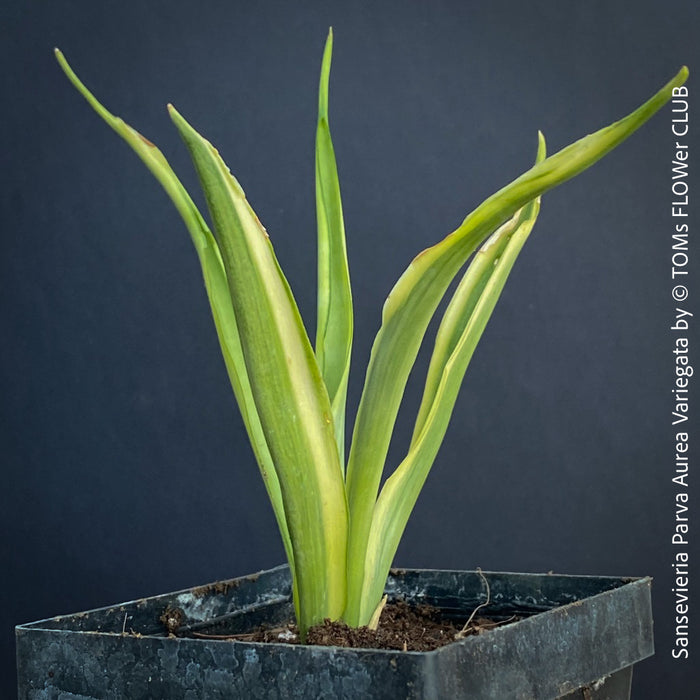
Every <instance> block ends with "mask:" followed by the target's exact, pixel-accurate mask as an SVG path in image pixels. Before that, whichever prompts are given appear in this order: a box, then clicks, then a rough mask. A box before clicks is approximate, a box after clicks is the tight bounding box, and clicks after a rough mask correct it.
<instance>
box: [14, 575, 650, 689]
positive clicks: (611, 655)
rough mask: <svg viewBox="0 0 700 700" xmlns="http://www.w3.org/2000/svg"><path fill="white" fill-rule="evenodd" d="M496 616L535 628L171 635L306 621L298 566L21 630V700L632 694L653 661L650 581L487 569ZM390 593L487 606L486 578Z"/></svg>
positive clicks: (399, 584) (465, 612) (434, 579)
mask: <svg viewBox="0 0 700 700" xmlns="http://www.w3.org/2000/svg"><path fill="white" fill-rule="evenodd" d="M484 575H485V576H486V578H487V580H488V582H489V586H490V590H491V603H490V605H489V607H488V608H487V609H484V610H483V612H484V613H485V614H488V615H489V616H490V617H504V618H505V617H509V616H511V615H513V614H517V615H521V616H524V617H525V619H523V620H521V621H519V622H516V623H513V624H510V625H505V626H503V627H499V628H496V629H494V630H492V631H490V632H487V633H484V634H482V635H479V636H474V637H468V638H466V639H463V640H461V641H458V642H455V643H453V644H449V645H448V646H445V647H442V648H440V649H438V650H436V651H432V652H395V651H379V650H371V649H343V648H339V647H314V646H305V645H290V644H283V643H280V644H260V643H250V642H240V641H229V640H212V639H191V638H181V637H178V638H175V637H169V636H168V635H167V632H165V630H164V627H163V622H162V621H161V619H160V618H161V616H162V615H163V613H164V611H165V610H166V609H168V610H170V611H174V610H179V611H181V613H182V620H181V626H180V629H181V631H183V632H186V631H200V632H205V633H209V634H233V633H239V632H246V631H250V630H251V629H254V628H255V627H257V626H259V625H260V624H263V623H264V624H269V625H277V624H281V623H283V622H284V621H286V620H288V619H289V618H290V617H291V616H292V613H293V608H292V604H291V586H290V579H289V572H288V570H287V568H286V567H278V568H276V569H271V570H269V571H265V572H261V573H260V574H255V575H253V576H247V577H243V578H238V579H233V580H231V581H225V582H220V583H216V584H212V585H209V586H203V587H200V588H193V589H189V590H186V591H181V592H178V593H171V594H167V595H162V596H156V597H153V598H145V599H142V600H137V601H133V602H129V603H124V604H122V605H118V606H114V607H109V608H101V609H99V610H93V611H90V612H86V613H79V614H76V615H66V616H61V617H56V618H52V619H49V620H43V621H41V622H35V623H31V624H27V625H20V626H19V627H17V629H16V638H17V668H18V678H19V698H20V700H25V699H29V698H31V699H32V700H39V699H40V698H41V699H42V700H43V699H44V698H45V699H47V700H48V699H56V700H58V698H60V699H61V700H69V699H71V698H73V699H77V698H80V699H81V700H88V699H92V698H95V699H96V698H100V699H101V700H106V699H114V700H116V699H117V698H129V699H130V700H139V699H141V698H143V699H144V700H145V699H146V698H148V699H153V700H158V699H160V698H162V699H166V698H167V699H168V700H177V699H179V698H182V699H183V700H194V699H195V698H222V699H224V698H226V699H228V698H246V699H247V698H267V699H271V700H272V699H274V698H280V700H281V699H285V700H286V699H287V698H328V699H329V700H330V699H331V698H332V699H336V698H347V699H353V698H358V699H360V698H363V699H365V698H380V699H384V698H386V699H387V700H397V699H399V698H425V699H426V700H441V699H443V698H444V699H445V700H447V699H448V698H449V700H453V699H456V698H470V700H486V699H489V700H503V699H504V698H528V699H532V698H537V699H540V698H543V699H544V698H566V699H567V700H573V699H574V698H582V699H583V698H586V699H587V700H588V699H590V700H622V699H623V698H624V699H628V698H629V697H630V685H631V679H632V665H633V664H635V663H636V662H638V661H641V660H642V659H644V658H646V657H648V656H651V655H652V654H653V653H654V648H653V639H652V617H651V595H650V587H651V579H649V578H643V579H621V578H608V577H591V576H560V575H549V574H504V573H489V572H485V573H484ZM386 591H387V593H388V594H389V597H390V598H403V599H405V600H407V601H415V602H417V603H427V604H429V605H433V606H435V607H437V608H439V609H440V610H441V612H442V614H443V615H445V616H446V617H451V618H453V619H455V620H456V621H462V622H463V621H464V620H466V619H467V618H468V617H469V615H470V614H471V612H472V611H473V610H474V608H475V607H476V606H477V605H479V604H480V603H483V602H484V600H485V589H484V584H483V581H482V579H481V577H480V575H479V574H478V573H477V572H469V571H421V570H394V571H393V572H392V574H391V576H390V578H389V580H388V582H387V588H386Z"/></svg>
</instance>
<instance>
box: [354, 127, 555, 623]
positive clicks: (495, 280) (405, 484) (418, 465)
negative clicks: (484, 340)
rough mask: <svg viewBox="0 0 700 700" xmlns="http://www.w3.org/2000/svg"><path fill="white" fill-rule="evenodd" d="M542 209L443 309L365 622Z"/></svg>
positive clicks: (513, 228)
mask: <svg viewBox="0 0 700 700" xmlns="http://www.w3.org/2000/svg"><path fill="white" fill-rule="evenodd" d="M544 155H545V144H544V138H543V137H542V135H541V134H540V138H539V148H538V153H537V162H541V161H542V160H543V159H544ZM539 209H540V198H539V197H538V198H536V199H534V200H533V201H532V202H530V203H529V204H527V205H526V206H524V207H523V208H522V209H520V210H519V211H518V212H516V213H515V214H514V216H513V217H512V218H511V219H509V220H508V221H507V222H506V223H505V224H503V225H502V226H501V227H499V228H498V229H497V230H496V231H495V232H494V233H493V234H492V235H491V236H490V237H489V238H488V239H487V240H486V242H485V243H484V244H483V245H482V246H481V248H480V249H479V250H478V251H477V253H476V255H475V256H474V259H473V260H472V261H471V263H470V265H469V267H468V268H467V272H466V274H465V275H464V277H463V278H462V280H461V282H460V284H459V285H458V287H457V289H456V291H455V294H454V296H453V298H452V299H451V300H450V303H449V305H448V307H447V309H446V310H445V314H444V316H443V319H442V322H441V324H440V327H439V329H438V332H437V335H436V338H435V348H434V351H433V355H432V357H431V361H430V367H429V369H428V374H427V378H426V383H425V390H424V393H423V400H422V402H421V407H420V410H419V413H418V418H417V420H416V425H415V430H414V434H413V439H412V442H411V446H410V448H409V451H408V454H407V455H406V458H405V459H404V460H403V461H402V462H401V464H400V465H399V466H398V468H397V469H396V471H395V472H394V473H393V474H392V475H391V476H390V477H389V478H388V479H387V480H386V483H385V484H384V486H383V487H382V490H381V492H380V494H379V498H378V499H377V504H376V506H375V509H374V513H373V516H372V527H371V530H370V534H369V538H368V544H367V555H366V560H365V572H366V575H365V581H364V589H363V593H362V606H361V613H360V620H361V622H362V620H364V619H365V618H367V616H368V615H371V614H372V610H374V607H376V605H377V602H378V600H380V599H381V596H382V593H383V590H384V582H385V580H386V576H387V574H388V573H389V568H390V567H391V562H392V560H393V558H394V555H395V553H396V549H397V548H398V545H399V540H400V539H401V536H402V534H403V531H404V529H405V527H406V523H407V522H408V518H409V516H410V514H411V511H412V510H413V507H414V505H415V503H416V500H417V499H418V495H419V494H420V491H421V489H422V487H423V484H424V483H425V480H426V478H427V476H428V473H429V471H430V468H431V467H432V464H433V462H434V460H435V457H436V456H437V453H438V450H439V448H440V445H441V443H442V440H443V438H444V436H445V432H446V431H447V426H448V424H449V421H450V416H451V414H452V409H453V408H454V404H455V401H456V400H457V395H458V392H459V389H460V386H461V384H462V380H463V378H464V374H465V372H466V370H467V367H468V365H469V362H470V360H471V358H472V355H473V354H474V350H475V349H476V346H477V344H478V342H479V340H480V339H481V335H482V333H483V331H484V329H485V327H486V324H487V322H488V320H489V318H490V317H491V314H492V312H493V309H494V307H495V305H496V302H497V301H498V299H499V297H500V295H501V292H502V290H503V287H504V285H505V283H506V281H507V279H508V276H509V274H510V272H511V270H512V268H513V264H514V263H515V260H516V258H517V256H518V254H519V253H520V251H521V249H522V247H523V245H524V244H525V241H526V240H527V238H528V236H529V234H530V232H531V231H532V227H533V226H534V224H535V221H536V219H537V215H538V213H539Z"/></svg>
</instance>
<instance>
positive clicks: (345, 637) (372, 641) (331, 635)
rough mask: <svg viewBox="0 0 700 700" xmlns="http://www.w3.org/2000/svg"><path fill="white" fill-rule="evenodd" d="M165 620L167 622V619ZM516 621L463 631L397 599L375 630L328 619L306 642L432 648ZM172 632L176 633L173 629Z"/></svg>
mask: <svg viewBox="0 0 700 700" xmlns="http://www.w3.org/2000/svg"><path fill="white" fill-rule="evenodd" d="M165 617H166V616H165V615H164V618H165ZM161 619H162V618H161ZM163 621H164V623H165V620H163ZM514 621H515V618H509V619H508V620H500V621H496V620H491V619H489V618H486V617H474V619H473V620H471V622H470V623H469V626H468V628H467V629H466V630H464V631H462V627H461V626H458V625H456V624H455V623H453V622H452V621H450V620H448V619H442V618H441V617H440V613H439V611H438V610H437V609H436V608H432V607H430V606H428V605H420V606H412V605H409V604H407V603H405V602H403V601H397V602H393V603H387V604H386V606H385V607H384V610H383V611H382V615H381V617H380V619H379V626H378V628H377V629H376V630H371V629H369V628H368V627H358V628H353V627H348V626H347V625H346V624H345V623H344V622H338V621H335V622H332V621H331V620H325V621H324V622H323V623H321V624H319V625H316V626H314V627H312V628H311V629H309V631H308V634H307V637H306V644H315V645H320V646H341V647H352V648H365V649H395V650H399V651H432V650H433V649H437V648H438V647H441V646H445V645H446V644H449V643H450V642H454V641H455V640H456V639H459V638H460V637H465V636H469V635H473V634H481V633H483V632H485V631H487V630H490V629H493V628H494V627H498V626H501V625H503V624H506V623H509V622H514ZM166 627H167V624H166ZM168 631H170V632H171V633H172V629H169V630H168ZM191 634H192V636H195V637H199V638H205V639H230V640H239V641H247V642H268V643H269V642H277V643H279V642H283V643H285V644H299V635H298V630H297V627H296V625H295V624H294V623H293V622H289V623H288V624H286V625H284V626H283V627H274V628H270V627H265V626H262V627H260V628H258V629H257V630H254V631H253V632H250V633H247V634H236V635H215V634H203V633H198V632H192V633H191Z"/></svg>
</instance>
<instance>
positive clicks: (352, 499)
mask: <svg viewBox="0 0 700 700" xmlns="http://www.w3.org/2000/svg"><path fill="white" fill-rule="evenodd" d="M687 74H688V71H687V68H685V67H684V68H682V69H681V71H680V72H679V73H678V74H677V75H676V76H675V77H674V78H673V79H672V80H671V81H669V82H668V83H667V84H666V85H665V86H664V87H663V88H661V90H659V91H658V92H657V93H656V94H655V95H653V96H652V97H651V98H650V99H649V100H648V101H646V102H645V103H644V104H642V105H641V106H640V107H639V108H638V109H636V110H635V111H634V112H632V113H631V114H629V115H628V116H626V117H624V118H623V119H621V120H620V121H617V122H615V123H613V124H611V125H610V126H608V127H605V128H603V129H601V130H599V131H597V132H595V133H593V134H590V135H588V136H586V137H584V138H582V139H580V140H578V141H576V142H575V143H573V144H571V145H570V146H567V147H566V148H564V149H562V150H561V151H559V152H558V153H556V154H554V155H553V156H550V157H549V158H547V159H545V160H544V161H542V162H541V163H538V164H536V165H534V166H533V167H532V168H531V169H530V170H528V171H527V172H525V173H524V174H523V175H521V176H520V177H518V178H517V179H516V180H514V181H513V182H511V183H510V184H509V185H506V186H505V187H504V188H502V189H501V190H499V191H498V192H496V193H495V194H493V195H492V196H491V197H489V198H488V199H486V200H485V201H484V202H483V203H482V204H481V205H479V206H478V207H477V208H476V209H475V210H474V211H473V212H472V213H471V214H469V215H468V216H467V217H466V218H465V220H464V221H463V222H462V224H461V225H460V226H459V227H458V228H457V229H456V230H455V231H454V232H453V233H451V234H450V235H448V236H447V237H446V238H445V239H443V240H442V241H441V242H440V243H438V244H436V245H434V246H433V247H431V248H428V249H426V250H424V251H423V252H422V253H420V254H419V255H418V256H417V257H416V258H415V259H414V260H413V262H412V263H411V264H410V265H409V267H408V268H407V270H406V271H405V272H404V274H403V275H402V276H401V277H400V278H399V280H398V282H397V283H396V285H395V286H394V288H393V290H392V291H391V293H390V294H389V297H388V298H387V300H386V302H385V304H384V309H383V313H382V325H381V328H380V329H379V332H378V333H377V336H376V338H375V341H374V344H373V347H372V352H371V356H370V361H369V365H368V369H367V375H366V378H365V385H364V389H363V392H362V397H361V399H360V406H359V409H358V414H357V419H356V422H355V429H354V432H353V438H352V445H351V449H350V456H349V460H348V468H347V477H346V490H347V494H348V507H349V511H350V534H349V541H348V608H347V610H346V619H347V621H348V623H349V624H359V623H358V622H357V620H359V619H360V614H361V610H360V608H361V606H362V600H363V593H362V591H363V587H364V583H363V582H364V577H365V575H369V576H372V574H371V572H366V570H365V555H366V552H367V543H368V537H369V533H370V528H371V523H372V514H373V511H374V508H375V503H376V499H377V493H378V490H379V484H380V481H381V476H382V471H383V468H384V462H385V459H386V455H387V451H388V448H389V442H390V440H391V435H392V432H393V426H394V422H395V420H396V415H397V413H398V409H399V405H400V403H401V399H402V397H403V393H404V390H405V386H406V381H407V379H408V375H409V373H410V371H411V368H412V367H413V363H414V361H415V358H416V356H417V354H418V350H419V348H420V345H421V342H422V340H423V336H424V335H425V331H426V329H427V326H428V323H429V322H430V319H431V318H432V316H433V314H434V312H435V309H436V308H437V306H438V304H439V303H440V300H441V299H442V297H443V295H444V294H445V291H446V290H447V288H448V286H449V284H450V282H451V281H452V279H453V278H454V276H455V275H456V274H457V272H458V271H459V270H460V269H461V267H462V266H463V265H464V263H465V262H466V260H467V259H468V258H469V256H470V255H471V254H472V253H473V252H474V251H475V250H476V249H477V247H478V246H479V245H480V244H481V243H482V242H483V240H485V238H486V237H487V236H488V235H489V234H490V233H491V232H492V231H494V230H495V229H496V228H497V227H498V226H500V225H501V224H502V223H503V222H504V221H506V220H507V219H509V218H510V217H511V216H513V214H514V213H515V212H516V211H517V210H518V209H520V208H521V207H523V206H524V205H526V204H527V203H528V202H530V201H531V200H533V199H534V198H536V197H538V196H539V195H541V194H543V193H544V192H546V191H548V190H550V189H552V188H553V187H555V186H557V185H559V184H561V183H563V182H565V181H566V180H569V179H570V178H572V177H574V176H575V175H577V174H578V173H580V172H582V171H583V170H585V169H586V168H588V167H590V166H591V165H593V164H594V163H595V162H596V161H598V160H600V158H602V157H603V156H604V155H605V154H606V153H608V152H609V151H611V150H612V149H613V148H615V147H616V146H617V145H619V144H620V143H621V142H622V141H624V140H625V139H626V138H627V137H628V136H630V135H631V134H632V133H633V132H634V131H636V129H638V128H639V127H640V126H641V125H642V124H644V122H646V121H647V120H648V119H649V118H650V117H651V116H652V115H653V114H655V113H656V112H657V111H658V110H659V109H660V108H661V107H662V106H663V105H664V104H666V102H668V100H669V99H670V98H671V96H672V91H673V89H674V88H676V87H678V86H679V85H682V84H683V82H684V81H685V79H686V77H687Z"/></svg>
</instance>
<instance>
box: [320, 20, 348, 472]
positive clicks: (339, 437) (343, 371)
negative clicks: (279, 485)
mask: <svg viewBox="0 0 700 700" xmlns="http://www.w3.org/2000/svg"><path fill="white" fill-rule="evenodd" d="M332 51H333V30H332V29H331V30H330V31H329V32H328V39H327V41H326V47H325V50H324V52H323V61H322V63H321V79H320V84H319V92H318V126H317V129H316V219H317V222H318V302H317V309H318V314H317V325H316V359H317V360H318V364H319V367H320V369H321V374H322V375H323V380H324V382H325V383H326V388H327V389H328V396H329V398H330V401H331V407H332V409H333V421H334V423H335V436H336V442H337V443H338V453H339V455H340V462H341V465H344V463H345V447H344V444H345V403H346V396H347V388H348V376H349V374H350V353H351V349H352V333H353V316H352V293H351V289H350V273H349V271H348V259H347V252H346V246H345V225H344V223H343V206H342V202H341V198H340V184H339V183H338V168H337V165H336V161H335V152H334V150H333V142H332V141H331V132H330V129H329V126H328V82H329V77H330V69H331V53H332Z"/></svg>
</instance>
